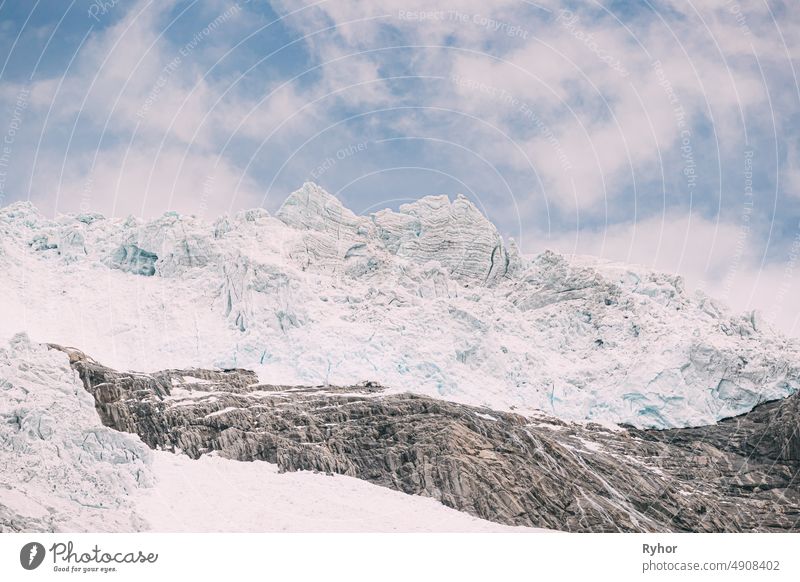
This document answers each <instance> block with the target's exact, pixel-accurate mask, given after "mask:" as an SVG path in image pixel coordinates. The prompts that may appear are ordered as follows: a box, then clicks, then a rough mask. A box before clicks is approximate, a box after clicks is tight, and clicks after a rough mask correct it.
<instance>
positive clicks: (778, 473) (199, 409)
mask: <svg viewBox="0 0 800 582" xmlns="http://www.w3.org/2000/svg"><path fill="white" fill-rule="evenodd" d="M53 347H56V348H57V349H60V350H62V351H66V352H67V353H68V354H69V355H70V362H71V364H72V366H73V367H74V368H75V369H76V370H77V371H78V373H79V375H80V377H81V379H82V381H83V383H84V386H85V388H86V390H87V391H88V392H89V393H91V394H92V395H93V396H94V399H95V403H96V408H97V411H98V413H99V414H100V417H101V420H102V422H103V424H105V425H106V426H109V427H112V428H115V429H117V430H120V431H126V432H130V433H136V434H138V435H139V436H141V438H142V439H143V440H144V442H145V443H147V444H148V445H149V446H150V447H152V448H157V449H167V450H172V451H177V450H181V451H183V452H185V453H187V454H188V455H190V456H192V457H194V458H198V457H199V456H201V455H203V454H205V453H208V452H211V451H219V452H220V453H221V454H222V455H223V456H225V457H228V458H231V459H237V460H241V461H257V460H263V461H269V462H271V463H277V464H278V465H279V467H280V468H281V470H283V471H296V470H314V471H323V472H329V473H340V474H345V475H350V476H354V477H357V478H360V479H364V480H366V481H369V482H372V483H376V484H379V485H383V486H386V487H390V488H393V489H397V490H400V491H403V492H406V493H410V494H416V495H424V496H430V497H433V498H436V499H438V500H440V501H441V502H442V503H444V504H445V505H448V506H450V507H453V508H456V509H459V510H461V511H465V512H468V513H471V514H473V515H476V516H479V517H482V518H485V519H490V520H493V521H496V522H501V523H505V524H512V525H529V526H536V527H545V528H551V529H558V530H567V531H579V532H599V531H628V532H652V531H700V532H720V531H794V530H795V529H796V527H797V522H798V520H800V490H799V489H800V485H798V480H797V477H798V470H799V469H800V455H798V453H799V452H800V440H799V439H798V436H797V432H796V427H797V426H798V422H800V406H798V398H797V396H792V397H789V398H787V399H786V400H782V401H776V402H770V403H767V404H762V405H760V406H758V407H757V408H756V409H755V410H753V411H751V412H750V413H748V414H745V415H743V416H740V417H736V418H731V419H727V420H724V421H722V422H720V423H718V424H716V425H714V426H708V427H699V428H691V429H671V430H665V431H652V430H650V431H643V430H638V429H633V428H631V429H622V428H616V429H609V428H603V427H601V426H599V425H595V424H571V423H566V422H563V421H560V420H557V419H554V418H551V417H545V416H537V417H525V416H522V415H518V414H514V413H504V412H496V411H491V410H488V409H481V408H476V407H471V406H466V405H462V404H456V403H453V402H447V401H442V400H436V399H432V398H428V397H425V396H419V395H413V394H387V393H386V392H385V390H384V389H383V388H382V387H380V386H377V385H374V384H370V383H365V384H361V385H357V386H350V387H290V386H274V385H265V384H259V383H258V380H257V377H256V375H255V374H253V373H252V372H249V371H246V370H240V369H232V370H223V371H212V370H199V369H189V370H167V371H162V372H158V373H154V374H136V373H120V372H116V371H114V370H112V369H109V368H107V367H104V366H102V365H100V364H98V363H97V362H94V361H93V360H91V359H90V358H87V357H86V356H85V355H83V354H82V353H81V352H78V351H77V350H72V349H68V348H61V347H58V346H53Z"/></svg>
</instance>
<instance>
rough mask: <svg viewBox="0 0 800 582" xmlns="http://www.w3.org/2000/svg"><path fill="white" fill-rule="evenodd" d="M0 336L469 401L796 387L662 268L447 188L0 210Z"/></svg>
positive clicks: (648, 406)
mask: <svg viewBox="0 0 800 582" xmlns="http://www.w3.org/2000/svg"><path fill="white" fill-rule="evenodd" d="M0 268H2V269H3V273H4V274H5V276H4V277H3V278H2V280H0V294H2V297H3V301H2V303H1V304H0V317H2V324H0V335H4V336H9V337H10V336H11V335H12V334H14V333H16V332H18V331H26V332H28V333H29V334H30V335H31V337H32V338H34V339H35V340H37V341H51V342H57V343H60V344H65V345H74V346H77V347H79V348H80V349H81V350H83V351H85V352H86V353H87V354H90V355H91V356H93V357H94V358H95V359H97V360H99V361H101V362H102V363H104V364H106V365H109V366H112V367H115V368H117V369H138V370H144V371H149V370H156V369H163V368H169V367H189V366H201V367H212V366H217V367H230V366H240V367H246V368H252V369H255V370H257V372H258V374H259V376H260V378H261V379H262V381H265V382H273V383H279V384H320V383H326V382H330V383H333V384H340V385H345V384H352V383H356V382H359V381H362V380H376V381H379V382H380V383H382V384H384V385H386V386H390V387H391V388H392V389H393V390H397V391H407V390H410V391H415V392H420V393H425V394H429V395H433V396H438V397H444V398H447V399H450V400H457V401H461V402H465V403H469V404H477V405H487V406H490V407H493V408H499V409H510V408H515V409H517V410H520V411H525V410H530V409H542V410H545V411H546V412H549V413H552V414H555V415H557V416H560V417H562V418H566V419H575V420H582V419H592V420H596V421H604V422H627V423H631V424H633V425H636V426H643V427H648V426H655V427H663V426H686V425H698V424H706V423H711V422H714V421H716V420H717V419H719V418H722V417H726V416H730V415H733V414H737V413H741V412H745V411H747V410H749V409H750V408H752V406H753V405H754V404H756V403H757V402H759V401H763V400H767V399H774V398H780V397H784V396H786V395H788V394H791V393H793V392H795V391H796V390H797V388H798V386H800V368H798V362H800V359H798V347H797V345H796V344H795V343H794V342H793V341H790V340H787V339H786V338H784V337H783V336H781V335H780V334H778V333H777V332H775V331H773V330H772V329H769V328H768V327H766V326H765V325H764V324H763V323H761V322H760V320H759V319H758V317H757V315H756V314H745V315H742V316H739V315H734V314H731V313H729V312H728V311H727V310H726V309H725V308H724V307H723V306H721V305H719V304H717V303H716V302H714V301H713V300H712V299H710V298H708V297H705V296H703V295H700V294H696V295H689V294H688V293H687V292H685V290H684V289H683V286H682V282H681V279H680V278H679V277H676V276H671V275H664V274H659V273H654V272H650V271H647V270H644V269H640V268H636V267H631V266H625V265H615V264H607V263H599V262H598V263H597V264H587V263H586V262H585V261H582V262H581V263H571V262H570V261H568V260H566V259H565V258H564V257H562V256H559V255H557V254H554V253H552V252H549V251H545V252H543V253H542V254H540V255H538V256H536V257H534V258H526V257H522V256H520V254H519V252H518V251H517V250H516V248H515V246H514V244H513V242H511V243H508V244H507V243H505V242H504V241H503V240H502V238H501V237H500V236H499V235H498V233H497V231H496V229H495V228H494V226H493V225H492V224H491V223H490V222H489V221H487V220H486V219H485V217H483V215H482V214H481V213H480V212H479V211H478V210H477V209H476V208H475V207H474V206H473V205H472V204H471V203H470V202H469V201H468V200H466V199H465V198H463V197H458V198H457V199H456V200H454V201H451V200H449V199H448V198H447V197H444V196H438V197H427V198H423V199H421V200H419V201H417V202H415V203H413V204H407V205H404V206H402V207H401V208H400V210H399V211H390V210H384V211H381V212H377V213H374V214H370V215H369V216H357V215H355V214H353V213H352V212H351V211H349V210H348V209H346V208H344V207H343V206H342V204H341V203H340V202H339V201H338V200H337V199H336V198H335V197H333V196H331V195H330V194H328V193H327V192H325V191H324V190H322V189H320V188H319V187H317V186H315V185H313V184H305V185H304V186H303V188H301V189H300V190H299V191H297V192H295V193H293V194H292V195H291V196H290V197H289V198H288V199H287V200H286V202H285V203H284V205H283V206H282V208H281V209H280V210H279V212H278V213H277V214H276V216H270V215H269V214H268V213H267V212H266V211H264V210H251V211H246V212H240V213H237V214H235V215H233V216H224V217H222V218H220V219H218V220H217V221H216V222H214V223H213V224H207V223H204V222H203V221H200V220H198V219H195V218H193V217H189V216H178V215H176V214H174V213H168V214H166V215H164V216H162V217H160V218H158V219H155V220H152V221H141V220H138V219H135V218H128V219H124V220H122V219H106V218H103V217H101V216H98V215H80V216H60V217H58V218H56V219H55V220H48V219H45V218H44V217H42V216H41V215H40V214H39V213H38V212H37V211H36V210H35V209H34V208H33V207H32V206H31V205H29V204H15V205H12V206H10V207H7V208H5V209H3V210H0Z"/></svg>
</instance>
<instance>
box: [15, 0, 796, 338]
mask: <svg viewBox="0 0 800 582" xmlns="http://www.w3.org/2000/svg"><path fill="white" fill-rule="evenodd" d="M798 55H800V13H798V11H797V10H792V5H791V3H789V2H783V1H778V0H637V1H635V2H633V1H621V0H613V1H612V0H603V1H600V0H585V1H582V2H571V1H551V0H538V1H537V2H529V1H526V0H493V1H492V2H485V1H477V0H458V1H444V2H435V1H434V2H431V1H429V0H425V1H422V0H372V1H370V2H363V1H362V2H359V1H355V0H348V1H343V0H322V1H319V2H306V1H305V0H292V1H288V0H286V1H283V0H275V1H272V2H267V1H263V0H249V1H248V0H239V1H238V2H233V1H227V0H226V1H223V0H204V1H200V0H194V1H192V0H184V1H177V0H138V1H134V0H92V1H88V0H25V1H22V0H16V1H10V0H5V1H2V0H0V61H2V64H1V65H0V134H2V136H0V140H2V146H1V147H0V206H4V205H6V204H10V203H12V202H15V201H20V200H30V201H31V202H33V203H34V204H36V205H37V206H38V207H39V209H40V210H41V211H42V212H43V213H44V214H46V215H55V214H57V213H63V212H101V213H103V214H105V215H107V216H127V215H129V214H133V215H137V216H144V217H153V216H158V215H160V214H161V213H163V212H165V211H173V210H174V211H178V212H181V213H188V214H195V215H198V216H200V217H203V218H205V219H207V220H213V219H214V218H216V217H217V216H218V215H220V214H223V213H226V212H233V211H236V210H240V209H244V208H252V207H258V206H261V207H264V208H266V209H267V210H269V211H271V212H274V211H275V210H277V208H278V207H279V206H280V204H281V202H282V201H283V200H284V199H285V198H286V196H287V195H288V194H289V193H290V192H292V191H293V190H296V189H297V188H299V187H300V186H301V185H302V183H303V182H305V181H313V182H316V183H318V184H320V185H321V186H323V187H324V188H325V189H327V190H328V191H329V192H331V193H332V194H334V195H336V196H337V197H339V198H340V199H341V200H342V201H343V203H344V204H345V205H346V206H348V207H349V208H351V209H352V210H354V211H355V212H357V213H369V212H372V211H376V210H380V209H382V208H386V207H389V208H395V209H396V208H398V207H399V206H400V205H401V204H403V203H406V202H410V201H413V200H416V199H418V198H420V197H422V196H426V195H431V194H448V195H450V196H455V195H456V194H458V193H462V194H464V195H465V196H467V197H468V198H469V199H470V200H472V201H473V202H474V203H475V204H476V205H477V206H478V207H479V208H480V209H481V210H482V211H483V212H484V213H485V214H486V215H487V216H488V217H489V219H490V220H492V221H493V222H494V223H495V224H496V225H497V227H498V229H499V230H500V232H501V233H502V234H503V235H504V236H505V237H508V238H514V239H515V241H516V242H517V244H519V245H520V247H521V248H522V250H523V251H524V252H526V253H531V254H533V253H537V252H541V251H542V250H544V249H545V248H550V249H553V250H556V251H559V252H562V253H565V254H590V255H597V256H600V257H603V258H605V259H609V260H614V261H626V262H632V263H639V264H643V265H646V266H648V267H652V268H656V269H659V270H663V271H667V272H670V273H678V274H681V275H683V276H684V277H685V279H686V282H687V287H689V288H690V289H691V290H695V289H698V290H701V291H703V292H706V293H709V294H711V295H713V296H715V297H717V298H719V299H721V300H722V301H724V302H727V303H729V304H730V305H732V306H733V307H734V308H735V309H737V310H751V309H758V310H760V311H761V312H762V315H763V317H764V320H765V321H767V322H770V323H772V324H774V325H776V326H777V327H779V328H781V329H783V330H784V331H786V332H788V333H791V334H793V335H798V334H800V318H798V310H799V309H800V282H798V279H799V278H800V267H798V265H797V262H798V258H799V257H800V161H799V160H798V149H799V148H800V85H798V78H797V67H796V65H795V63H796V61H797V59H798Z"/></svg>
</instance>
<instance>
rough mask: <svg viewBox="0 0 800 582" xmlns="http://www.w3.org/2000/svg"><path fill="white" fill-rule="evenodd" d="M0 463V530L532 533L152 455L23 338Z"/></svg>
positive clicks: (2, 403)
mask: <svg viewBox="0 0 800 582" xmlns="http://www.w3.org/2000/svg"><path fill="white" fill-rule="evenodd" d="M0 466H2V467H3V470H2V471H1V472H0V533H3V532H27V533H31V532H139V531H155V532H264V531H271V532H287V531H291V532H316V531H326V532H337V531H341V532H345V531H358V532H370V531H376V532H388V531H400V532H409V531H414V532H527V531H537V530H535V529H532V528H524V527H513V526H506V525H502V524H497V523H492V522H489V521H486V520H483V519H478V518H476V517H473V516H470V515H467V514H465V513H462V512H459V511H456V510H455V509H451V508H448V507H445V506H444V505H442V504H441V503H439V502H437V501H436V500H434V499H431V498H423V497H419V496H414V495H407V494H404V493H401V492H399V491H392V490H389V489H386V488H384V487H379V486H378V485H373V484H370V483H367V482H366V481H362V480H359V479H356V478H353V477H347V476H343V475H337V476H336V477H335V478H334V477H329V476H326V475H322V474H315V473H312V472H310V471H300V472H294V473H279V471H278V467H277V466H276V465H274V464H271V463H241V462H238V461H234V460H230V459H225V458H222V457H219V456H216V455H207V456H205V457H203V459H200V460H193V459H190V458H189V457H187V456H185V455H182V454H176V452H168V451H160V450H151V449H149V448H148V447H147V445H145V443H143V442H142V440H141V439H140V438H139V437H138V436H137V435H133V434H130V433H126V432H119V431H117V430H114V429H112V428H109V427H106V426H103V424H102V423H101V420H100V417H99V416H98V413H97V410H96V409H95V401H94V399H93V398H92V396H91V395H90V394H89V393H88V392H87V391H86V390H85V388H84V386H83V383H82V382H81V379H80V378H79V377H78V374H77V373H76V372H75V371H74V370H73V369H72V368H71V367H70V359H69V358H68V357H67V355H66V354H64V353H63V352H60V351H56V350H53V349H49V347H48V346H47V345H44V344H37V343H35V342H32V341H30V339H29V338H28V337H27V336H26V335H25V334H18V335H15V336H14V337H13V338H11V340H10V341H9V342H8V343H6V344H5V345H4V346H0Z"/></svg>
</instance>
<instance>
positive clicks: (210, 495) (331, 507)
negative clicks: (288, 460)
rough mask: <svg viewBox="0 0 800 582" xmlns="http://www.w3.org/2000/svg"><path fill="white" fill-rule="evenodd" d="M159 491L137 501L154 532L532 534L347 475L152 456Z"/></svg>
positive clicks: (213, 459) (142, 491)
mask: <svg viewBox="0 0 800 582" xmlns="http://www.w3.org/2000/svg"><path fill="white" fill-rule="evenodd" d="M153 471H154V473H155V476H156V481H157V483H158V484H157V485H156V487H154V488H152V489H144V488H143V489H140V490H139V491H138V492H137V493H136V495H135V503H136V506H137V508H138V510H139V512H140V514H141V515H142V517H143V518H144V519H145V520H146V521H147V522H148V523H149V524H150V526H151V528H152V531H157V532H214V531H226V532H482V533H489V532H534V531H546V530H536V529H531V528H524V527H511V526H504V525H500V524H496V523H492V522H489V521H485V520H482V519H478V518H476V517H472V516H470V515H468V514H466V513H461V512H459V511H456V510H454V509H450V508H448V507H445V506H444V505H442V504H441V503H439V502H437V501H435V500H434V499H430V498H425V497H414V496H411V495H406V494H405V493H400V492H399V491H393V490H391V489H386V488H383V487H378V486H376V485H371V484H370V483H367V482H366V481H361V480H359V479H355V478H353V477H346V476H344V475H330V476H329V475H321V474H314V473H310V472H307V471H301V472H297V473H283V474H280V473H278V469H277V467H276V466H275V465H272V464H270V463H263V462H253V463H242V462H238V461H231V460H228V459H223V458H221V457H217V456H208V455H207V456H203V457H201V458H200V459H199V460H197V461H193V460H191V459H189V458H188V457H185V456H182V455H173V454H171V453H166V452H156V453H155V459H154V463H153Z"/></svg>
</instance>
